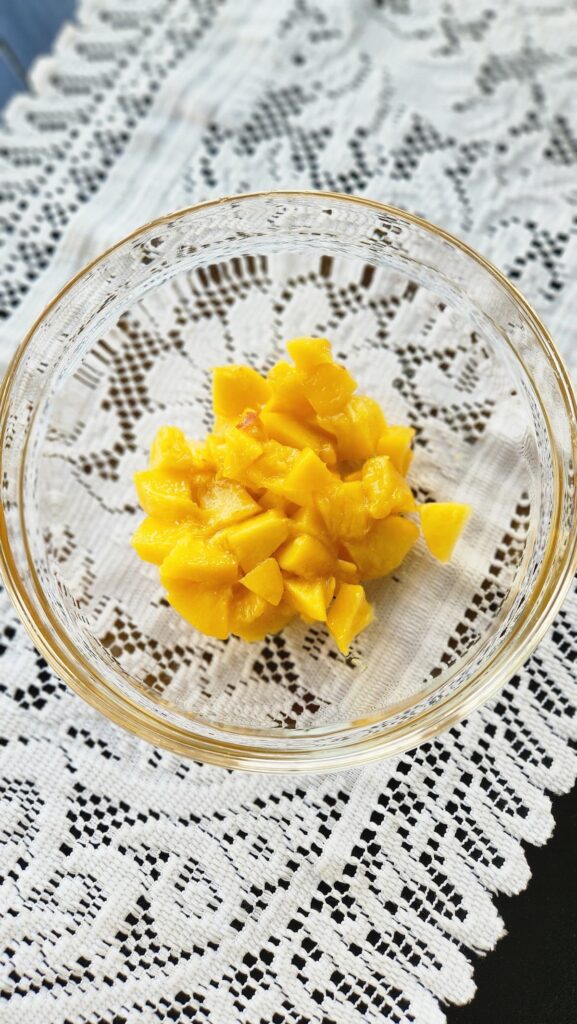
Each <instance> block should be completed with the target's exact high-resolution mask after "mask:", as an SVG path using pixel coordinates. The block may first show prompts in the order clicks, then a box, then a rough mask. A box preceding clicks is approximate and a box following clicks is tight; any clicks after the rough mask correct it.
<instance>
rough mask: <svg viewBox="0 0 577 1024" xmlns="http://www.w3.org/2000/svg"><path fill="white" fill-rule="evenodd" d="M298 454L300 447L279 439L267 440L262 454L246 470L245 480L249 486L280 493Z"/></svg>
mask: <svg viewBox="0 0 577 1024" xmlns="http://www.w3.org/2000/svg"><path fill="white" fill-rule="evenodd" d="M298 456H299V449H298V448H291V447H290V445H286V444H280V442H279V441H265V443H264V444H263V452H262V455H260V456H259V458H258V459H256V461H255V462H252V463H251V464H250V466H247V468H246V470H245V482H246V483H247V484H248V486H249V487H253V488H266V489H267V490H273V491H274V492H275V493H278V491H279V489H282V487H283V486H284V481H285V478H286V476H287V473H288V472H289V471H290V469H291V467H292V466H293V464H294V463H295V461H296V459H297V458H298Z"/></svg>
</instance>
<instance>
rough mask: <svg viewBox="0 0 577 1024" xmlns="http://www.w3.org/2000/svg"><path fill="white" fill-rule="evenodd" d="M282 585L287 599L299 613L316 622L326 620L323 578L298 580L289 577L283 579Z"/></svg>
mask: <svg viewBox="0 0 577 1024" xmlns="http://www.w3.org/2000/svg"><path fill="white" fill-rule="evenodd" d="M284 587H285V597H286V599H287V601H288V602H289V604H291V605H292V607H293V608H294V609H295V611H297V612H298V613H299V615H303V616H306V617H308V618H309V619H313V620H314V621H318V622H325V621H326V617H327V603H328V602H327V585H326V581H325V580H323V579H316V580H300V579H298V578H296V577H291V578H286V579H285V583H284Z"/></svg>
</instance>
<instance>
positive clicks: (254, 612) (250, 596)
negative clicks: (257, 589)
mask: <svg viewBox="0 0 577 1024" xmlns="http://www.w3.org/2000/svg"><path fill="white" fill-rule="evenodd" d="M266 607H267V602H266V600H265V599H264V598H263V597H261V596H260V595H259V594H254V593H252V592H251V591H248V590H241V589H240V588H238V590H236V591H235V593H234V594H233V596H232V601H231V609H230V610H231V615H230V631H231V633H234V635H235V636H239V637H240V638H241V640H253V639H256V638H258V637H259V634H260V631H261V628H260V627H258V626H257V627H256V628H255V622H256V621H257V620H258V619H259V618H260V617H261V616H262V614H263V612H265V611H266Z"/></svg>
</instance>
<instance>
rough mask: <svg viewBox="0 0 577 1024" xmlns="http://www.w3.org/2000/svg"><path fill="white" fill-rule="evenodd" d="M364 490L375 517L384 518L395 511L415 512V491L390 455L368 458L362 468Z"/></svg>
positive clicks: (370, 509) (372, 514)
mask: <svg viewBox="0 0 577 1024" xmlns="http://www.w3.org/2000/svg"><path fill="white" fill-rule="evenodd" d="M362 480H363V490H364V493H365V496H366V499H367V504H368V508H369V512H370V514H371V516H372V517H373V518H374V519H384V518H385V516H388V515H390V514H391V513H393V512H414V511H415V509H416V507H417V506H416V504H415V499H414V497H413V492H412V490H411V488H410V487H409V485H408V483H407V481H406V480H405V478H404V477H403V476H401V474H400V473H399V471H398V470H397V469H395V467H394V466H393V463H392V461H391V459H390V458H389V456H388V455H375V456H373V458H371V459H367V461H366V462H365V464H364V466H363V469H362Z"/></svg>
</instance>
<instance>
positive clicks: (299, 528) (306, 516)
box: [291, 505, 331, 545]
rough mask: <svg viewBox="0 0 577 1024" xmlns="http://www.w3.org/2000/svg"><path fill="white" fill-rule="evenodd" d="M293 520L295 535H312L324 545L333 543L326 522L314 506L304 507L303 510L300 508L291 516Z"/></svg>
mask: <svg viewBox="0 0 577 1024" xmlns="http://www.w3.org/2000/svg"><path fill="white" fill-rule="evenodd" d="M291 520H292V524H293V532H294V533H295V535H298V534H299V533H310V534H311V536H312V537H318V538H319V540H322V541H323V543H325V544H327V545H330V543H331V541H330V538H329V536H328V533H327V529H326V526H325V524H324V520H323V518H322V516H321V514H320V512H319V511H318V509H316V508H315V507H314V506H311V505H303V506H302V507H301V508H298V509H297V510H296V512H294V514H293V515H292V516H291Z"/></svg>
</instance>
